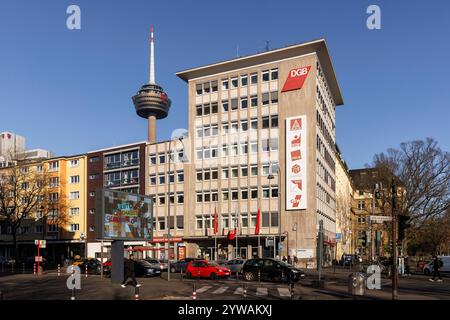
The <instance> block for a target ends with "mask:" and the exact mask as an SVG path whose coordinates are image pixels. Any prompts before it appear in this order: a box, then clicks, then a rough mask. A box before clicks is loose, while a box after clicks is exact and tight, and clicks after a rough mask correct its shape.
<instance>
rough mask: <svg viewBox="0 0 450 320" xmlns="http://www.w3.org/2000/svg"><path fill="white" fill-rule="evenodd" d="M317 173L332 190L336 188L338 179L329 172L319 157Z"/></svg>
mask: <svg viewBox="0 0 450 320" xmlns="http://www.w3.org/2000/svg"><path fill="white" fill-rule="evenodd" d="M316 170H317V174H318V175H319V177H321V178H322V180H323V181H324V182H325V183H326V184H327V185H328V186H330V188H331V189H332V190H336V181H335V180H334V178H333V176H332V175H331V174H330V173H329V172H328V170H327V169H326V168H325V166H324V165H323V164H322V162H321V161H320V160H319V159H317V168H316Z"/></svg>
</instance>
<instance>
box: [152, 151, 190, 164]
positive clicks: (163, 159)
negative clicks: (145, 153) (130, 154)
mask: <svg viewBox="0 0 450 320" xmlns="http://www.w3.org/2000/svg"><path fill="white" fill-rule="evenodd" d="M175 153H176V157H175ZM149 158H150V165H156V164H157V163H158V164H164V163H167V162H168V161H169V158H170V161H171V162H183V161H184V152H183V150H177V151H175V152H174V151H171V152H167V153H165V152H162V153H158V154H157V155H156V154H151V155H150V156H149Z"/></svg>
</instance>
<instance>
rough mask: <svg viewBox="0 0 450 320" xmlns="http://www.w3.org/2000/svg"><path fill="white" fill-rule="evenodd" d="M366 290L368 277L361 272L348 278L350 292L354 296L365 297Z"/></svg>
mask: <svg viewBox="0 0 450 320" xmlns="http://www.w3.org/2000/svg"><path fill="white" fill-rule="evenodd" d="M365 290H366V277H365V276H364V274H363V273H361V272H355V273H352V274H350V275H349V276H348V292H349V293H350V294H351V295H353V296H363V295H364V293H365Z"/></svg>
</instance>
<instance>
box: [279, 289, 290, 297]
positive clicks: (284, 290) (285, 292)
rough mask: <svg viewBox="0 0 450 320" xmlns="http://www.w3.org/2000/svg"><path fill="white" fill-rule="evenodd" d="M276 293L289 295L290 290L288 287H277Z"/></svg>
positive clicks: (284, 295) (282, 295) (283, 295)
mask: <svg viewBox="0 0 450 320" xmlns="http://www.w3.org/2000/svg"><path fill="white" fill-rule="evenodd" d="M278 294H279V295H280V297H290V296H291V292H290V290H289V289H288V288H278Z"/></svg>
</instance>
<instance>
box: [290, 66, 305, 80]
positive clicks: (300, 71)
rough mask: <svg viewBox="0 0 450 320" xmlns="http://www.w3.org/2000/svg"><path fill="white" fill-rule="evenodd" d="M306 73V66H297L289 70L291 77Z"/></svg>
mask: <svg viewBox="0 0 450 320" xmlns="http://www.w3.org/2000/svg"><path fill="white" fill-rule="evenodd" d="M307 73H308V68H298V69H294V70H291V77H292V78H294V77H301V76H304V75H305V74H307Z"/></svg>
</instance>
